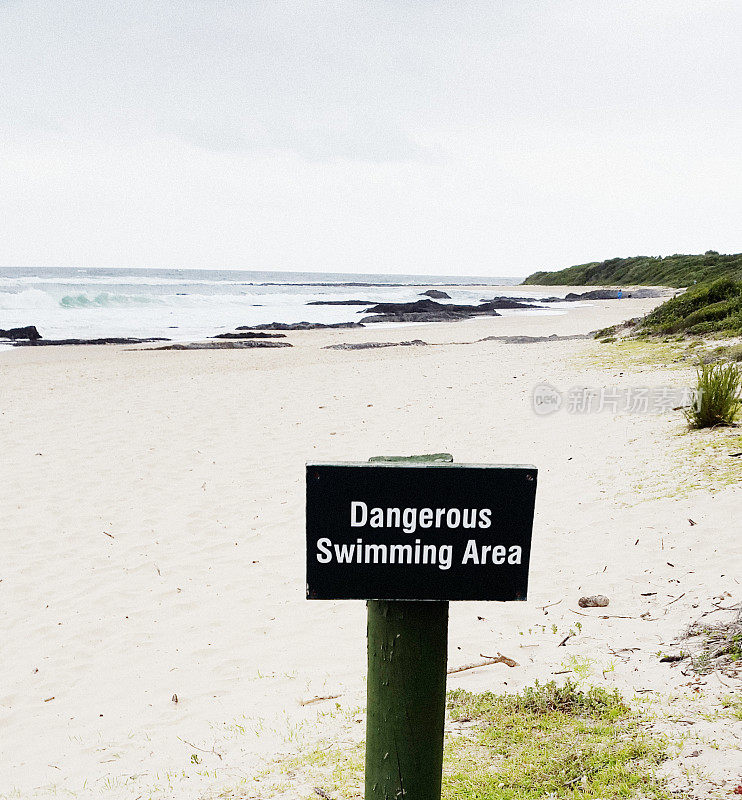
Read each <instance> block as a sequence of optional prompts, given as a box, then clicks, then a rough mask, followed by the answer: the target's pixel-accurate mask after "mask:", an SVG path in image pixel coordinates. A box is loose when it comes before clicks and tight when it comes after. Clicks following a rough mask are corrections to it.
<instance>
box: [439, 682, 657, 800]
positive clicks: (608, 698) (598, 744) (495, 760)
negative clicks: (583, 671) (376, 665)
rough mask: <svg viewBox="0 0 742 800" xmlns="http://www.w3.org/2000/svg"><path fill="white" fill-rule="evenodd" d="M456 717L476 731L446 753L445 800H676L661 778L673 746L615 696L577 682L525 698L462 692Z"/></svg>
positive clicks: (453, 701) (453, 705)
mask: <svg viewBox="0 0 742 800" xmlns="http://www.w3.org/2000/svg"><path fill="white" fill-rule="evenodd" d="M449 713H450V716H451V718H452V719H459V720H462V721H471V722H474V723H475V726H476V727H475V729H474V736H473V737H470V736H462V737H459V739H458V740H455V741H453V742H451V743H450V744H449V745H448V747H447V751H446V759H445V762H444V773H445V774H444V780H443V798H444V800H484V799H485V798H494V797H497V798H498V800H538V799H539V798H582V799H583V800H588V798H601V800H614V799H617V798H627V797H642V798H657V800H659V799H660V798H667V797H668V796H669V795H668V794H667V791H666V789H665V788H664V784H663V781H662V780H661V779H659V778H658V777H657V776H656V768H657V766H658V765H659V764H660V763H661V762H662V761H663V760H664V759H665V757H666V747H667V743H666V740H665V739H664V738H663V737H657V736H656V735H650V734H649V733H648V732H647V731H646V730H644V728H643V727H642V725H641V723H640V720H639V718H638V716H636V715H635V714H634V713H633V712H632V711H631V709H630V708H629V707H628V706H627V705H626V704H625V703H624V701H623V700H622V698H621V696H620V695H619V694H618V692H616V691H613V692H608V691H606V690H604V689H598V688H591V689H588V690H585V691H583V690H581V689H579V688H578V687H577V685H576V684H574V683H572V682H567V683H566V684H565V685H564V686H557V685H556V684H555V683H554V682H550V683H548V684H546V685H540V684H538V683H537V684H536V685H535V686H534V687H533V688H529V689H525V690H524V691H523V692H522V693H521V694H518V695H494V694H492V693H490V692H485V693H484V694H470V693H469V692H466V691H463V690H461V689H459V690H456V691H454V692H451V693H450V694H449Z"/></svg>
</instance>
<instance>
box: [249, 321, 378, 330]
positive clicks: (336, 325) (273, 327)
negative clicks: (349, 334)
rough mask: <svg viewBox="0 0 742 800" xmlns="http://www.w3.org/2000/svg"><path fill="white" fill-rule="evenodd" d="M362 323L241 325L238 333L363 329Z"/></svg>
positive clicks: (268, 323) (267, 323)
mask: <svg viewBox="0 0 742 800" xmlns="http://www.w3.org/2000/svg"><path fill="white" fill-rule="evenodd" d="M362 327H363V325H361V323H360V322H332V323H327V324H326V323H324V322H266V323H264V324H263V325H240V326H239V327H238V328H237V330H238V331H315V330H322V329H324V328H362Z"/></svg>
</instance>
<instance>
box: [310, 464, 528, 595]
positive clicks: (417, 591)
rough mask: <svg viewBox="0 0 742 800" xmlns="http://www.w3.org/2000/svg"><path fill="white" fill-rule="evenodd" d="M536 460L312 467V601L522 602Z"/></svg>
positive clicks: (526, 585) (526, 572)
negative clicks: (531, 463) (527, 463)
mask: <svg viewBox="0 0 742 800" xmlns="http://www.w3.org/2000/svg"><path fill="white" fill-rule="evenodd" d="M535 493H536V469H535V468H534V467H532V466H510V465H505V466H499V465H496V466H495V465H492V466H490V465H454V464H414V465H411V464H399V463H389V464H383V463H374V464H368V463H362V464H309V465H308V466H307V597H309V598H311V599H389V600H402V599H407V600H413V599H414V600H523V599H525V597H526V592H527V588H528V562H529V557H530V545H531V529H532V524H533V508H534V501H535Z"/></svg>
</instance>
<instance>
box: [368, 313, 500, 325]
mask: <svg viewBox="0 0 742 800" xmlns="http://www.w3.org/2000/svg"><path fill="white" fill-rule="evenodd" d="M473 316H475V315H474V314H465V313H463V312H461V311H419V312H409V313H404V314H372V315H371V316H369V317H362V318H361V322H363V323H366V322H455V321H456V320H459V319H470V318H471V317H473ZM487 316H492V317H499V316H500V314H498V313H497V312H496V311H493V312H492V313H491V314H488V315H487Z"/></svg>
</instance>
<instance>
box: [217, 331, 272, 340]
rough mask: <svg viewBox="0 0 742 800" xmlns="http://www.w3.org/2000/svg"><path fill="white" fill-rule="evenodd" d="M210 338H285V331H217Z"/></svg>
mask: <svg viewBox="0 0 742 800" xmlns="http://www.w3.org/2000/svg"><path fill="white" fill-rule="evenodd" d="M211 338H212V339H285V338H286V334H285V333H264V332H263V331H252V332H251V331H242V332H241V333H217V335H216V336H212V337H211Z"/></svg>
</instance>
